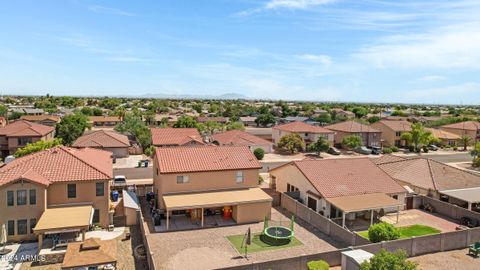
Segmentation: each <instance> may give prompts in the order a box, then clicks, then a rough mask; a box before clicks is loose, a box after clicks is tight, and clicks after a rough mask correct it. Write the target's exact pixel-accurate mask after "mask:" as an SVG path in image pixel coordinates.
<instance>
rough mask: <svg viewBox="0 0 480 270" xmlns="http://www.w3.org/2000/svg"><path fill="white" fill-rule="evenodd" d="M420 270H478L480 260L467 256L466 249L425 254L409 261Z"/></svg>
mask: <svg viewBox="0 0 480 270" xmlns="http://www.w3.org/2000/svg"><path fill="white" fill-rule="evenodd" d="M409 260H410V261H412V262H416V263H418V266H419V269H422V270H442V269H445V270H446V269H448V270H451V269H462V270H477V269H480V260H479V259H478V258H474V257H472V256H470V255H468V249H461V250H452V251H447V252H439V253H434V254H427V255H423V256H418V257H414V258H410V259H409Z"/></svg>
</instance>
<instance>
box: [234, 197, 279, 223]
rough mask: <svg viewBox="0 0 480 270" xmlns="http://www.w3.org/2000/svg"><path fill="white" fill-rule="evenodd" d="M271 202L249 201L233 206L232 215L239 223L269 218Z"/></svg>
mask: <svg viewBox="0 0 480 270" xmlns="http://www.w3.org/2000/svg"><path fill="white" fill-rule="evenodd" d="M271 208H272V203H271V202H262V203H249V204H241V205H237V206H233V211H232V217H233V219H234V220H235V221H236V222H237V223H239V224H242V223H251V222H259V221H263V220H264V219H265V217H268V218H270V211H271Z"/></svg>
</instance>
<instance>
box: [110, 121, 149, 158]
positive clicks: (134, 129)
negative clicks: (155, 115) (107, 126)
mask: <svg viewBox="0 0 480 270" xmlns="http://www.w3.org/2000/svg"><path fill="white" fill-rule="evenodd" d="M115 131H118V132H129V133H130V134H132V135H134V136H135V137H136V138H137V141H138V143H139V144H140V145H141V146H142V147H143V148H144V149H145V148H147V147H149V146H150V145H151V144H152V135H151V132H150V128H148V126H147V125H146V124H145V122H143V121H142V118H141V117H140V116H137V115H134V114H133V113H127V114H126V115H125V117H124V119H123V122H121V123H120V124H118V125H116V126H115Z"/></svg>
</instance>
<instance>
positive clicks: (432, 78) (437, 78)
mask: <svg viewBox="0 0 480 270" xmlns="http://www.w3.org/2000/svg"><path fill="white" fill-rule="evenodd" d="M445 79H447V78H446V77H444V76H440V75H427V76H424V77H421V78H420V79H418V80H419V81H422V82H439V81H443V80H445Z"/></svg>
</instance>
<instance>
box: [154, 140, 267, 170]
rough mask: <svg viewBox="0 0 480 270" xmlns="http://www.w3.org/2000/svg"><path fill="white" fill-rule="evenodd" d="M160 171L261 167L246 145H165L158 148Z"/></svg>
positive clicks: (157, 155)
mask: <svg viewBox="0 0 480 270" xmlns="http://www.w3.org/2000/svg"><path fill="white" fill-rule="evenodd" d="M156 157H157V162H158V163H157V165H158V168H159V170H160V173H180V172H205V171H225V170H241V169H260V168H261V167H262V165H261V164H260V162H258V160H257V159H256V158H255V156H254V155H253V153H252V152H251V151H250V149H249V148H248V147H246V146H197V147H163V148H160V147H159V148H157V150H156Z"/></svg>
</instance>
